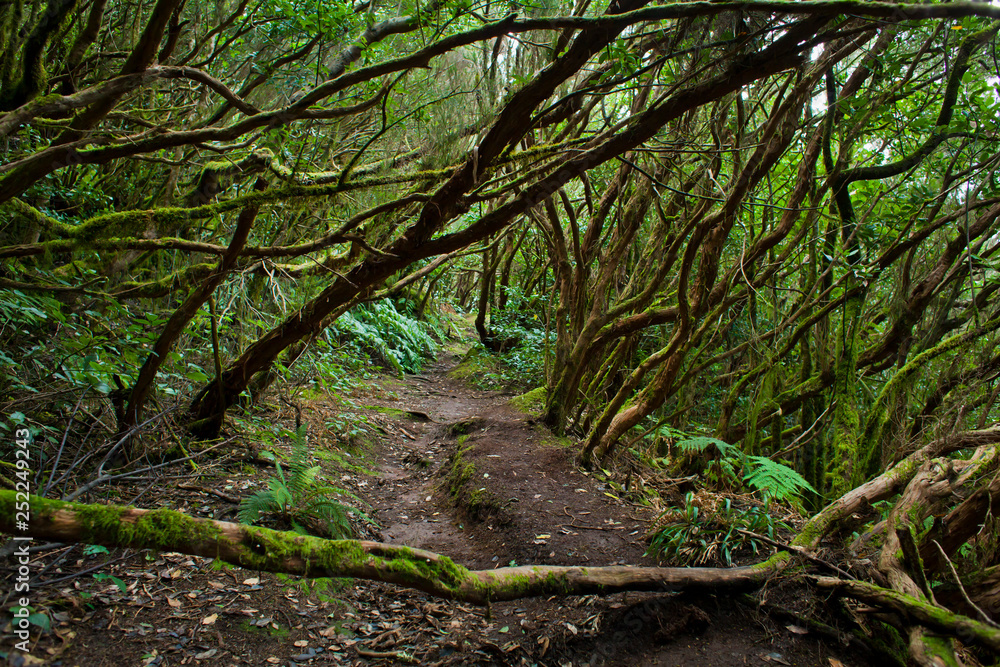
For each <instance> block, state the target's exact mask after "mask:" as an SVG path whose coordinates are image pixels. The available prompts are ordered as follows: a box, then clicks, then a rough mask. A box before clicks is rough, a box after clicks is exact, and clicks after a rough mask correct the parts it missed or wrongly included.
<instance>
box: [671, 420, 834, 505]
mask: <svg viewBox="0 0 1000 667" xmlns="http://www.w3.org/2000/svg"><path fill="white" fill-rule="evenodd" d="M677 446H678V447H679V448H680V450H681V451H682V452H685V453H689V454H693V453H698V454H700V453H702V452H705V451H707V450H708V449H709V448H710V447H712V446H714V447H715V448H716V449H717V450H718V451H719V454H720V457H719V459H718V460H717V461H716V463H717V464H718V470H719V472H721V478H722V479H723V480H725V479H729V480H733V481H738V480H739V479H740V475H739V472H737V471H738V470H739V469H740V468H742V470H743V476H742V481H743V482H744V483H746V484H747V485H749V486H750V487H751V488H753V489H755V490H757V491H760V492H761V494H762V495H763V496H764V498H765V500H766V499H771V498H773V499H775V500H779V501H792V502H797V501H799V500H801V497H802V493H803V492H805V491H809V492H811V493H816V489H814V488H813V487H812V486H811V485H810V484H809V482H807V481H806V479H805V478H804V477H803V476H802V475H800V474H799V473H797V472H796V471H795V470H794V469H792V468H790V467H788V466H786V465H785V464H783V463H778V462H776V461H772V460H771V459H769V458H767V457H766V456H748V455H746V454H744V453H743V452H741V451H740V450H739V449H738V448H737V447H735V446H733V445H730V444H729V443H728V442H724V441H722V440H719V439H718V438H709V437H705V436H698V437H694V438H688V439H687V440H682V441H680V442H678V443H677Z"/></svg>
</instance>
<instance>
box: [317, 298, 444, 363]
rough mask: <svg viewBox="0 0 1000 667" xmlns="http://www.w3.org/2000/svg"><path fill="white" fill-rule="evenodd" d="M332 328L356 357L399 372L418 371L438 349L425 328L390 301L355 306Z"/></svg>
mask: <svg viewBox="0 0 1000 667" xmlns="http://www.w3.org/2000/svg"><path fill="white" fill-rule="evenodd" d="M331 328H332V329H333V331H334V335H335V336H337V337H338V338H339V339H340V340H343V341H344V342H345V343H346V344H347V346H348V347H349V348H351V349H353V350H354V351H355V352H356V353H357V354H359V355H364V356H368V357H371V358H373V359H374V360H375V361H377V362H381V363H384V364H385V365H386V366H387V367H389V368H391V369H392V370H394V371H396V372H397V373H417V372H419V371H420V369H421V367H422V366H423V363H424V362H425V361H426V360H428V359H430V358H432V357H433V356H434V353H435V352H436V350H437V344H436V343H435V342H434V339H433V338H431V336H430V335H429V334H428V332H427V328H426V325H425V324H424V323H422V322H418V321H417V320H415V319H413V318H411V317H407V316H406V315H403V314H401V313H399V312H398V311H397V310H396V308H395V306H393V304H392V302H391V301H387V300H386V301H379V302H376V303H371V304H361V305H359V306H356V307H354V308H352V309H351V310H350V311H348V312H346V313H344V314H343V315H341V316H340V317H339V318H338V319H337V321H336V322H334V323H333V325H332V327H331Z"/></svg>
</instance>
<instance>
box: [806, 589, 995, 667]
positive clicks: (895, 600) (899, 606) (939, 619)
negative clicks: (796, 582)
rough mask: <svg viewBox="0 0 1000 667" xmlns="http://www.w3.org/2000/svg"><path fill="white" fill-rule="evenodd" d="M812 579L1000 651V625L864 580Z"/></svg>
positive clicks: (963, 640)
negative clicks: (972, 617) (997, 626)
mask: <svg viewBox="0 0 1000 667" xmlns="http://www.w3.org/2000/svg"><path fill="white" fill-rule="evenodd" d="M815 583H816V585H817V586H818V587H819V588H821V589H825V590H832V591H834V592H836V593H837V594H839V595H845V596H847V597H852V598H854V599H856V600H862V601H864V602H868V603H870V604H875V605H878V606H879V607H885V608H887V609H891V610H893V611H895V612H896V613H898V614H901V615H902V616H903V617H904V618H906V620H907V621H909V622H911V623H915V624H919V625H922V626H925V627H927V628H930V629H932V630H936V631H937V632H941V633H944V634H947V635H949V636H954V637H958V638H960V639H961V640H962V642H963V643H965V644H974V645H977V646H982V647H985V648H988V649H990V650H991V651H995V652H998V653H1000V628H994V627H990V626H988V625H986V624H984V623H980V622H978V621H974V620H972V619H971V618H969V617H967V616H962V615H961V614H956V613H954V612H951V611H948V610H947V609H943V608H941V607H938V606H936V605H934V604H931V603H930V602H924V601H921V600H918V599H917V598H915V597H912V596H910V595H904V594H902V593H897V592H896V591H891V590H889V589H887V588H881V587H879V586H875V585H873V584H869V583H865V582H863V581H844V580H841V579H835V578H832V577H816V579H815Z"/></svg>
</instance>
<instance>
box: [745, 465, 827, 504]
mask: <svg viewBox="0 0 1000 667" xmlns="http://www.w3.org/2000/svg"><path fill="white" fill-rule="evenodd" d="M746 470H747V472H746V474H745V475H744V476H743V481H745V482H746V483H747V484H749V485H750V486H752V487H753V488H755V489H757V490H758V491H760V492H761V493H763V494H764V497H765V498H774V499H775V500H798V499H799V497H800V496H801V494H802V492H803V491H810V492H812V493H816V489H814V488H813V487H812V485H811V484H809V482H807V481H806V479H805V478H804V477H803V476H802V475H800V474H799V473H797V472H795V471H794V470H793V469H791V468H789V467H788V466H786V465H785V464H783V463H778V462H776V461H772V460H771V459H769V458H767V457H766V456H748V457H746Z"/></svg>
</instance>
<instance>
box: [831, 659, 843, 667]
mask: <svg viewBox="0 0 1000 667" xmlns="http://www.w3.org/2000/svg"><path fill="white" fill-rule="evenodd" d="M827 660H829V661H830V667H844V663H842V662H841V661H840V660H837V659H836V658H827Z"/></svg>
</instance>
